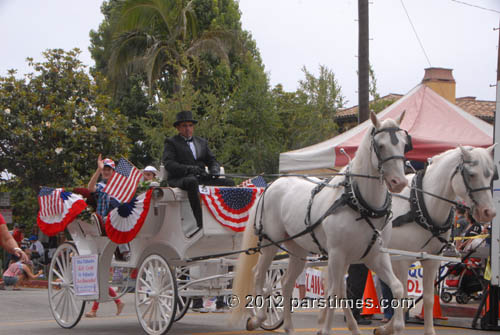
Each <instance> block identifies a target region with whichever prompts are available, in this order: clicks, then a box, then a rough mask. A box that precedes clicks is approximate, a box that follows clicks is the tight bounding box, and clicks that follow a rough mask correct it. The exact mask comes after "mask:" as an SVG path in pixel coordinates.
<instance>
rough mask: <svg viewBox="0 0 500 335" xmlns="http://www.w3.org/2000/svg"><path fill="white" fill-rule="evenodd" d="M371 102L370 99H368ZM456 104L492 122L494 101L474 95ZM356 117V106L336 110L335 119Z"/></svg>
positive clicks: (396, 96) (394, 97) (393, 95)
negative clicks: (477, 98) (477, 97)
mask: <svg viewBox="0 0 500 335" xmlns="http://www.w3.org/2000/svg"><path fill="white" fill-rule="evenodd" d="M401 97H403V95H402V94H396V93H390V94H388V95H386V96H383V97H381V98H380V99H381V100H394V101H396V100H398V99H400V98H401ZM370 102H372V101H370ZM456 105H457V106H458V107H460V108H462V109H463V110H464V111H466V112H467V113H469V114H472V115H474V116H476V117H478V118H480V119H483V120H484V121H487V122H490V123H491V122H493V120H494V116H495V109H496V102H495V101H488V100H476V98H475V97H461V98H456ZM357 117H358V106H353V107H349V108H345V109H342V110H340V111H339V112H337V115H336V119H338V120H339V121H340V120H342V119H350V118H357Z"/></svg>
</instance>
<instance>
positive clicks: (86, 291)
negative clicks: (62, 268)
mask: <svg viewBox="0 0 500 335" xmlns="http://www.w3.org/2000/svg"><path fill="white" fill-rule="evenodd" d="M72 259H73V262H72V264H73V283H74V285H75V295H77V296H89V295H95V296H98V295H99V285H98V283H97V265H98V263H97V255H83V256H73V258H72Z"/></svg>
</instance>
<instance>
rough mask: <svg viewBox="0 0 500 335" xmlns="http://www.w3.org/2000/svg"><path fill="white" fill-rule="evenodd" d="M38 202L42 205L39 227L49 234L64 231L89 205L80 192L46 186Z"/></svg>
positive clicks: (38, 220)
mask: <svg viewBox="0 0 500 335" xmlns="http://www.w3.org/2000/svg"><path fill="white" fill-rule="evenodd" d="M38 203H39V205H40V209H39V211H38V217H37V223H38V227H40V230H41V231H42V232H43V233H44V234H46V235H48V236H53V235H56V234H57V233H59V232H61V231H64V229H65V228H66V226H67V225H68V224H70V223H71V222H72V221H73V220H74V219H75V218H76V217H77V216H78V214H80V213H81V212H82V211H83V210H84V209H85V208H86V207H87V203H86V202H85V200H83V197H82V196H81V195H79V194H75V193H71V192H66V191H64V189H50V188H46V187H44V188H42V191H40V194H39V196H38Z"/></svg>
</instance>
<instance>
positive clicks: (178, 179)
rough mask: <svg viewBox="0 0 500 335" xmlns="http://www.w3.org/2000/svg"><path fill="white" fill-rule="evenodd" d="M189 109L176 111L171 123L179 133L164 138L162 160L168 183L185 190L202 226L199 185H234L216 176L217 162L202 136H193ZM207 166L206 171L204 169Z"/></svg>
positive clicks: (199, 226)
mask: <svg viewBox="0 0 500 335" xmlns="http://www.w3.org/2000/svg"><path fill="white" fill-rule="evenodd" d="M196 123H198V121H196V120H194V119H193V115H192V113H191V111H182V112H179V113H177V115H176V120H175V122H174V127H175V128H177V131H178V132H179V134H177V135H175V136H172V137H170V138H167V139H166V140H165V146H164V149H163V164H164V165H165V169H166V170H167V172H168V178H167V181H168V184H169V186H173V187H179V188H181V189H183V190H186V191H187V193H188V198H189V203H190V204H191V208H192V209H193V213H194V217H195V218H196V223H197V225H198V228H201V226H202V214H201V204H200V198H199V190H198V186H199V185H200V184H202V185H211V186H234V181H232V180H231V179H223V178H221V179H219V175H220V164H219V163H218V162H217V160H216V159H215V156H214V155H213V154H212V152H211V151H210V149H209V148H208V142H207V140H205V139H204V138H201V137H198V136H193V133H194V125H195V124H196ZM205 167H208V171H209V172H208V173H207V172H206V171H205Z"/></svg>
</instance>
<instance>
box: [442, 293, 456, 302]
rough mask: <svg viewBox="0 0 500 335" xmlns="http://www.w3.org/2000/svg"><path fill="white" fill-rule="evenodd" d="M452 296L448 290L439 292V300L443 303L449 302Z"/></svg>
mask: <svg viewBox="0 0 500 335" xmlns="http://www.w3.org/2000/svg"><path fill="white" fill-rule="evenodd" d="M452 298H453V296H452V295H451V293H450V292H441V300H443V302H445V303H449V302H450V301H451V299H452Z"/></svg>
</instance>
